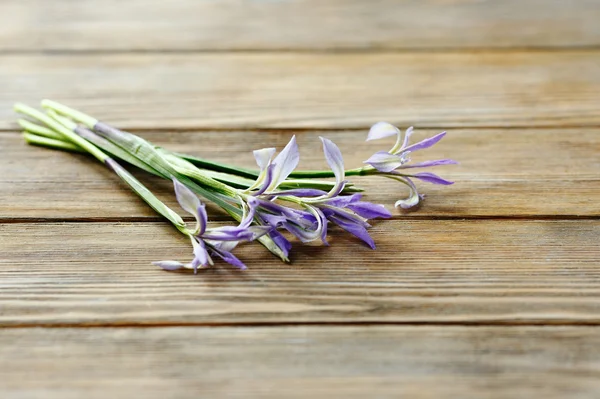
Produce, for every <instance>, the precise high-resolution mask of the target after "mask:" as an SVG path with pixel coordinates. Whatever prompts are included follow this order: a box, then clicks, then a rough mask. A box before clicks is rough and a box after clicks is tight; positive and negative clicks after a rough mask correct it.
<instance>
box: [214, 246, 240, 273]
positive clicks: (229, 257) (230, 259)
mask: <svg viewBox="0 0 600 399" xmlns="http://www.w3.org/2000/svg"><path fill="white" fill-rule="evenodd" d="M212 252H213V253H214V254H215V255H217V256H218V257H220V258H221V259H223V260H224V261H225V262H227V263H229V264H230V265H233V266H235V267H237V268H238V269H240V270H246V269H247V268H248V267H246V265H245V264H244V263H243V262H242V261H241V260H239V259H238V258H237V257H236V256H235V255H234V254H232V253H231V252H229V251H224V250H219V249H214V250H213V251H212Z"/></svg>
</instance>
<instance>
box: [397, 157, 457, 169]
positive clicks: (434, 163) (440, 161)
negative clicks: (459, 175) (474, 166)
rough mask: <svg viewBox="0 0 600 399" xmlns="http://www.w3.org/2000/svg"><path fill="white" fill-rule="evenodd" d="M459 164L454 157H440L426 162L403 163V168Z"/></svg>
mask: <svg viewBox="0 0 600 399" xmlns="http://www.w3.org/2000/svg"><path fill="white" fill-rule="evenodd" d="M457 164H458V162H456V161H455V160H453V159H438V160H435V161H424V162H417V163H413V164H409V165H402V167H401V169H409V168H428V167H431V166H440V165H457Z"/></svg>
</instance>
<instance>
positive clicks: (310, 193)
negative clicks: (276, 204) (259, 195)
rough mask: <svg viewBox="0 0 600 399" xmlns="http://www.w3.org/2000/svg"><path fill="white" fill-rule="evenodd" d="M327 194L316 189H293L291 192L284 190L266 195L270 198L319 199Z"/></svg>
mask: <svg viewBox="0 0 600 399" xmlns="http://www.w3.org/2000/svg"><path fill="white" fill-rule="evenodd" d="M325 194H327V193H326V192H325V191H323V190H318V189H316V188H295V189H291V190H285V191H277V192H274V193H271V194H268V195H270V196H274V197H275V196H277V197H280V196H283V195H289V196H293V197H319V196H321V195H325Z"/></svg>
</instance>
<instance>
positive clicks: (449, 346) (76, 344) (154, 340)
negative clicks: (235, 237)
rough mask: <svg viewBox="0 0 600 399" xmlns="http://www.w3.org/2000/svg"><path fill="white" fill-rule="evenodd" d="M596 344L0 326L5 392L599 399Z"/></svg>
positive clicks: (475, 332)
mask: <svg viewBox="0 0 600 399" xmlns="http://www.w3.org/2000/svg"><path fill="white" fill-rule="evenodd" d="M599 345H600V334H598V330H597V329H596V328H589V327H580V328H574V327H480V328H468V327H444V328H439V327H411V326H406V327H398V326H380V327H377V326H349V327H335V328H331V327H314V326H310V327H306V326H301V327H269V328H257V327H251V328H246V327H237V328H189V327H188V328H185V327H183V328H182V327H180V328H151V329H140V328H118V329H90V330H82V329H16V330H4V331H0V357H2V358H4V359H10V360H11V361H10V362H8V361H7V362H0V375H2V376H4V377H5V378H3V379H2V380H0V390H2V392H3V396H4V397H27V398H42V397H44V398H46V397H49V396H52V397H60V398H64V399H71V398H73V399H75V398H81V397H86V398H106V397H111V398H130V397H163V398H164V397H169V398H171V397H172V398H176V397H177V398H192V397H194V398H195V397H198V394H199V393H201V395H202V396H206V397H228V398H238V397H244V398H247V397H261V398H281V397H286V398H306V397H307V396H312V397H330V398H364V397H365V396H364V395H365V392H369V396H370V397H375V398H398V397H400V396H402V397H410V398H432V397H456V398H472V397H486V398H507V397H510V398H531V397H544V398H551V399H562V398H565V397H570V398H571V397H576V398H596V397H597V393H598V389H600V374H599V372H598V368H599V366H600V365H599V360H598V359H599V357H600V353H599V350H598V347H599ZM24 348H27V350H23V349H24ZM99 387H102V388H101V389H99ZM6 395H7V396H6Z"/></svg>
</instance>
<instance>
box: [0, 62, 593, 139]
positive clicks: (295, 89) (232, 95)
mask: <svg viewBox="0 0 600 399" xmlns="http://www.w3.org/2000/svg"><path fill="white" fill-rule="evenodd" d="M599 56H600V52H597V51H572V52H568V53H556V52H508V53H486V52H482V53H479V52H477V53H466V54H465V53H436V54H430V53H417V54H380V53H375V54H327V53H325V54H281V53H267V54H254V53H240V54H232V53H226V54H184V55H181V54H119V55H95V56H94V55H87V56H78V55H54V56H38V55H12V56H8V55H7V56H4V57H2V63H0V87H2V88H3V90H2V91H1V92H0V128H3V129H7V128H13V129H14V128H16V124H15V123H14V119H15V115H14V114H13V113H12V111H11V106H12V104H13V103H14V102H15V101H22V102H28V103H31V104H38V103H39V101H40V100H41V98H42V97H47V98H52V99H55V100H57V101H62V102H64V103H66V104H69V105H72V106H74V107H76V108H79V109H81V110H83V111H85V112H87V113H89V114H92V115H94V116H96V117H97V118H99V119H104V120H106V121H107V122H112V123H114V124H116V125H118V126H120V127H121V128H148V129H158V128H163V129H164V128H166V129H178V128H206V129H211V128H219V129H235V128H312V129H318V128H333V129H343V128H367V127H369V126H371V125H372V124H373V123H375V122H377V121H379V120H387V121H388V122H392V123H395V124H398V125H404V126H406V125H417V126H420V127H425V126H430V127H436V128H438V127H439V128H444V129H446V128H450V127H460V126H478V127H481V126H494V127H498V126H553V127H558V126H565V125H571V126H573V125H577V126H598V125H599V124H600V114H599V113H598V104H599V103H600V63H599V62H598V59H599Z"/></svg>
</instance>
